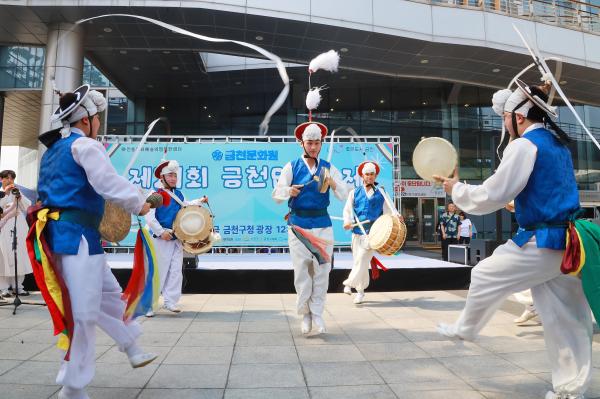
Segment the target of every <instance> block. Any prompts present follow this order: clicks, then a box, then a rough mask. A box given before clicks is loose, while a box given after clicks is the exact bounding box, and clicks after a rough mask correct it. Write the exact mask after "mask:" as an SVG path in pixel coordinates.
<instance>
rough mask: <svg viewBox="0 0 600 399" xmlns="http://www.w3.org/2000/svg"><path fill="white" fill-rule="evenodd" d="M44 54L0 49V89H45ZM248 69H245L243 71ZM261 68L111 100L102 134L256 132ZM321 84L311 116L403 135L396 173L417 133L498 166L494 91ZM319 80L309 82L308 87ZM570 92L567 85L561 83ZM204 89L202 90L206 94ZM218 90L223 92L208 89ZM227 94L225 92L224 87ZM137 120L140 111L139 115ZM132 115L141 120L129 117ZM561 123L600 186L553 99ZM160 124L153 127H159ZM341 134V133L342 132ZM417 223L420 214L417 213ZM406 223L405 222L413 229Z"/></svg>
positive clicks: (293, 117)
mask: <svg viewBox="0 0 600 399" xmlns="http://www.w3.org/2000/svg"><path fill="white" fill-rule="evenodd" d="M43 54H44V51H43V49H42V48H25V47H10V48H7V47H4V48H0V89H1V90H10V88H31V89H36V88H40V87H41V83H42V76H43V60H44V55H43ZM246 72H247V71H246ZM288 72H289V73H290V77H292V78H293V85H292V88H291V89H292V90H291V92H290V96H289V97H288V100H287V103H286V105H284V107H282V109H281V110H280V111H279V112H278V113H277V114H276V115H274V117H273V118H272V120H271V123H270V130H269V134H271V135H292V134H293V130H294V128H295V127H296V125H298V124H299V123H302V122H304V121H306V120H307V113H306V109H305V105H304V99H305V95H306V88H307V86H308V82H306V76H305V75H306V73H305V69H304V68H289V69H288ZM258 73H260V74H261V75H260V76H261V79H259V80H260V82H259V83H258V84H256V81H254V87H243V85H242V87H240V86H238V82H232V83H231V86H230V87H218V88H207V89H206V91H203V92H199V95H197V96H196V95H191V96H188V97H187V98H172V97H169V98H160V97H156V96H154V97H149V98H143V99H135V100H133V101H131V100H128V99H127V98H124V97H115V98H112V97H111V98H109V106H108V115H107V129H106V132H107V133H108V134H142V133H143V132H144V130H145V126H146V124H147V121H151V120H153V119H155V118H157V117H159V116H166V117H167V118H168V119H169V120H170V123H171V129H172V134H173V135H207V136H213V135H234V136H247V135H256V134H257V132H258V125H259V123H260V122H261V120H262V118H263V116H264V114H265V112H266V111H267V109H268V108H269V107H270V105H271V103H272V101H273V100H274V99H275V97H276V96H277V95H278V91H279V90H280V89H281V87H280V83H279V82H280V80H279V79H278V77H277V75H276V71H275V70H272V71H269V70H265V71H262V72H257V74H258ZM332 76H333V77H328V78H326V79H324V81H323V82H317V84H319V85H320V84H327V87H328V89H327V90H324V91H323V92H322V96H323V99H322V101H321V104H320V106H319V112H318V113H316V114H315V115H314V117H315V119H316V120H319V121H321V122H323V123H325V124H326V125H327V126H328V127H329V129H330V131H331V130H333V129H335V128H338V127H346V126H347V127H351V128H353V129H354V130H355V131H356V132H358V134H359V135H361V136H398V137H400V142H401V154H400V161H401V176H402V179H418V176H417V175H416V173H415V171H414V169H413V168H412V152H413V149H414V147H415V146H416V144H417V143H418V141H419V140H420V139H421V138H422V137H428V136H441V137H444V138H446V139H448V140H449V141H451V142H452V143H453V144H454V145H455V147H456V148H457V149H458V150H459V155H460V160H459V163H460V175H461V176H460V177H461V180H467V181H468V182H469V183H474V184H476V183H480V182H481V181H483V180H484V179H486V178H487V177H489V176H490V175H491V174H492V173H493V170H494V169H495V168H496V167H497V164H498V162H499V161H498V158H497V156H496V147H497V146H498V144H499V139H500V130H501V118H500V117H498V116H497V115H495V114H494V113H493V111H492V109H491V97H492V94H493V92H494V90H493V89H489V88H481V87H472V86H467V85H458V84H453V83H449V82H438V81H430V80H425V79H399V78H387V77H382V76H373V75H369V74H364V73H350V72H341V73H340V74H338V75H332ZM83 80H84V82H86V83H90V84H91V85H92V86H94V87H109V86H110V82H109V81H108V79H107V78H106V77H105V76H104V75H102V74H101V73H100V72H99V71H98V70H97V69H96V68H95V67H94V66H93V65H92V64H91V63H90V62H89V61H88V60H85V62H84V72H83ZM314 83H315V82H313V84H314ZM564 90H565V92H566V93H567V94H568V92H569V88H568V85H566V86H565V87H564ZM206 93H208V95H207V94H206ZM211 93H220V94H214V95H213V94H211ZM221 93H225V94H221ZM576 109H577V111H578V113H579V115H580V116H581V117H582V118H583V120H584V121H585V123H586V124H587V126H588V127H590V128H591V130H592V131H593V132H594V133H595V134H596V135H598V136H599V137H600V107H594V106H589V105H576ZM140 110H141V111H143V112H141V115H143V117H139V115H140ZM133 115H138V119H136V120H132V118H133ZM558 122H559V125H560V126H561V127H562V128H563V129H564V130H565V131H566V132H567V133H568V134H569V135H570V136H571V137H572V138H573V139H574V140H573V142H572V143H570V144H569V149H570V150H571V152H572V154H573V162H574V166H575V172H576V175H577V182H578V185H579V189H580V190H600V151H598V150H597V149H596V148H595V147H594V145H593V143H592V142H591V141H590V140H589V139H588V138H587V137H586V136H585V134H584V132H583V131H582V129H581V128H580V127H579V126H578V124H577V122H576V121H575V118H574V117H573V116H572V114H571V113H570V111H569V110H568V109H567V108H566V107H564V106H561V105H560V104H559V121H558ZM161 128H162V126H161V124H159V125H157V127H156V134H160V133H161V131H160V129H161ZM341 134H343V133H341ZM444 203H445V200H444V199H443V198H439V199H435V200H433V201H428V202H425V201H424V200H421V199H416V198H404V199H403V205H402V211H403V213H404V214H405V217H406V218H407V219H410V218H411V217H412V216H414V215H420V217H421V218H423V217H425V216H424V214H425V213H428V214H434V217H433V219H434V220H435V218H436V216H435V213H436V212H439V209H440V207H442V206H443V205H444ZM472 220H473V222H474V224H475V226H476V228H477V230H478V233H479V237H484V238H494V237H495V234H496V233H495V231H496V226H497V223H498V220H497V219H496V216H494V215H490V216H486V217H472ZM419 223H421V224H422V225H423V226H424V224H423V220H421V221H420V222H419ZM409 227H410V226H409ZM502 230H503V237H504V238H508V236H509V235H510V230H511V220H510V215H508V214H507V213H503V215H502ZM434 236H435V230H434V226H429V227H428V228H427V229H425V228H424V227H421V228H419V230H418V231H416V230H413V231H411V230H410V229H409V239H412V240H416V241H420V242H435V237H434Z"/></svg>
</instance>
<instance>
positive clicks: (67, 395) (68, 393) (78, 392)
mask: <svg viewBox="0 0 600 399" xmlns="http://www.w3.org/2000/svg"><path fill="white" fill-rule="evenodd" d="M58 399H90V397H89V396H88V394H87V393H86V392H85V389H75V388H70V387H62V389H61V390H60V392H59V393H58Z"/></svg>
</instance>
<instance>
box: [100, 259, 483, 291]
mask: <svg viewBox="0 0 600 399" xmlns="http://www.w3.org/2000/svg"><path fill="white" fill-rule="evenodd" d="M378 258H379V259H380V260H381V262H382V263H383V264H384V265H385V266H386V267H387V268H388V269H389V271H387V272H382V273H380V276H381V277H380V278H379V279H378V280H374V281H372V282H371V285H370V286H369V291H418V290H451V289H464V288H467V287H468V285H469V282H470V276H471V267H470V266H464V265H459V264H456V263H449V262H444V261H441V260H436V259H431V258H426V257H421V256H414V255H409V254H406V253H401V254H400V255H397V256H389V257H388V256H379V257H378ZM107 259H108V262H109V265H110V267H111V268H112V270H113V273H114V274H115V275H116V276H117V279H118V280H119V282H120V283H121V285H123V286H124V285H125V284H126V283H127V281H128V279H129V275H130V274H131V267H132V260H133V255H132V254H107ZM351 268H352V254H351V253H350V252H341V253H335V254H334V261H333V270H332V271H331V273H330V280H329V290H330V291H331V292H338V291H341V290H342V289H343V286H342V282H343V281H344V280H345V279H346V278H347V277H348V273H349V270H350V269H351ZM293 281H294V277H293V270H292V262H291V259H290V255H289V254H287V253H279V254H253V253H245V254H206V255H200V256H199V257H198V266H197V267H196V268H195V269H194V268H185V269H184V288H183V290H184V292H186V293H292V292H294V285H293Z"/></svg>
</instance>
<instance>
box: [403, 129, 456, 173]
mask: <svg viewBox="0 0 600 399" xmlns="http://www.w3.org/2000/svg"><path fill="white" fill-rule="evenodd" d="M457 164H458V154H457V153H456V149H455V148H454V146H453V145H452V144H451V143H450V142H449V141H448V140H445V139H443V138H441V137H428V138H425V139H423V140H421V141H420V142H419V144H417V146H416V147H415V150H414V151H413V167H414V168H415V172H417V174H418V175H419V176H421V178H423V179H424V180H429V181H432V182H434V181H435V180H434V179H433V175H439V176H443V177H448V176H450V175H451V174H452V173H453V172H454V169H456V165H457Z"/></svg>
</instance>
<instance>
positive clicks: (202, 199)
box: [200, 195, 208, 204]
mask: <svg viewBox="0 0 600 399" xmlns="http://www.w3.org/2000/svg"><path fill="white" fill-rule="evenodd" d="M200 202H203V203H205V204H208V197H207V196H206V195H205V196H204V197H202V198H200Z"/></svg>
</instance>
